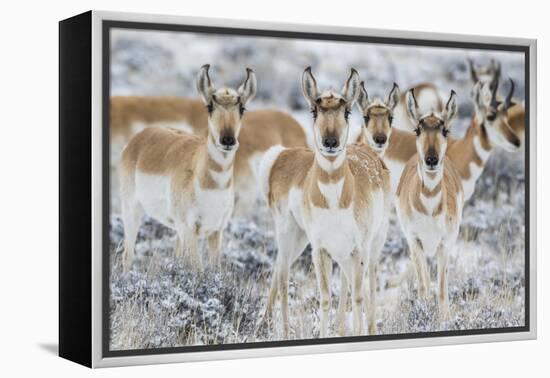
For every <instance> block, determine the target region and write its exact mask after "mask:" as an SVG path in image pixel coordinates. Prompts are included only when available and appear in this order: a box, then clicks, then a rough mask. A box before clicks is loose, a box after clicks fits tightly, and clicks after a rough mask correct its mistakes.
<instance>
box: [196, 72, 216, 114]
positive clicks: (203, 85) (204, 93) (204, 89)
mask: <svg viewBox="0 0 550 378" xmlns="http://www.w3.org/2000/svg"><path fill="white" fill-rule="evenodd" d="M209 69H210V64H205V65H204V66H202V67H201V69H200V71H199V74H198V75H197V91H198V92H199V94H200V95H201V97H202V100H203V101H204V103H205V104H209V103H210V100H211V98H212V94H213V93H214V92H215V91H216V90H215V88H214V86H213V85H212V80H210V75H209V74H208V70H209Z"/></svg>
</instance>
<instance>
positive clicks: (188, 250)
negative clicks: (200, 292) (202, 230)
mask: <svg viewBox="0 0 550 378" xmlns="http://www.w3.org/2000/svg"><path fill="white" fill-rule="evenodd" d="M177 233H178V237H179V239H180V243H179V245H178V247H179V248H178V249H177V250H176V257H177V258H179V259H183V258H185V259H188V260H189V262H190V263H191V266H193V267H195V268H197V270H199V271H202V270H203V269H204V267H203V265H202V259H201V256H200V255H199V249H198V236H197V233H196V232H195V230H193V229H192V228H191V227H188V226H187V225H185V224H180V225H178V227H177Z"/></svg>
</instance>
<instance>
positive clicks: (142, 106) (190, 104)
mask: <svg viewBox="0 0 550 378" xmlns="http://www.w3.org/2000/svg"><path fill="white" fill-rule="evenodd" d="M135 123H139V124H143V125H152V124H155V123H157V124H162V123H182V124H187V125H189V126H190V127H191V128H192V129H193V131H194V133H195V134H196V135H202V136H206V133H207V131H208V129H207V124H208V114H207V112H206V108H205V106H204V103H203V102H202V101H201V100H199V99H195V98H188V97H171V96H161V97H153V96H113V97H111V108H110V127H111V137H112V138H113V139H115V140H122V141H123V143H125V141H128V140H129V139H130V138H131V137H132V136H133V133H134V132H135V131H134V130H133V129H132V127H133V125H134V124H135Z"/></svg>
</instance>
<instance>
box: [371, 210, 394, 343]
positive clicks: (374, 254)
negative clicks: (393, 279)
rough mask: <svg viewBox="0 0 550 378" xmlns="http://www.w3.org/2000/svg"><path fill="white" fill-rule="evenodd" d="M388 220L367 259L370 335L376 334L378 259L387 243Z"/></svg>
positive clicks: (374, 241)
mask: <svg viewBox="0 0 550 378" xmlns="http://www.w3.org/2000/svg"><path fill="white" fill-rule="evenodd" d="M388 226H389V224H388V222H387V220H386V222H385V223H384V225H383V227H382V228H381V229H380V230H379V232H378V233H377V234H376V237H375V238H374V240H373V242H372V248H371V250H370V251H369V256H368V261H367V267H366V269H367V276H368V288H369V291H368V293H367V295H366V299H367V301H366V303H367V309H366V314H367V324H368V332H369V334H370V335H374V334H376V278H377V277H376V276H377V273H378V261H379V256H380V254H381V253H382V249H383V248H384V244H385V243H386V237H387V234H388Z"/></svg>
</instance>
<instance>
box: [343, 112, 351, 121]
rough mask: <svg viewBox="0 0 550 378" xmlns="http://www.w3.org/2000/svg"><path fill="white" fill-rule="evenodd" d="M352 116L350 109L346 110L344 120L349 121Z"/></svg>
mask: <svg viewBox="0 0 550 378" xmlns="http://www.w3.org/2000/svg"><path fill="white" fill-rule="evenodd" d="M350 114H351V112H350V111H349V110H348V109H346V110H345V111H344V118H345V119H346V121H347V120H348V119H349V115H350Z"/></svg>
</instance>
